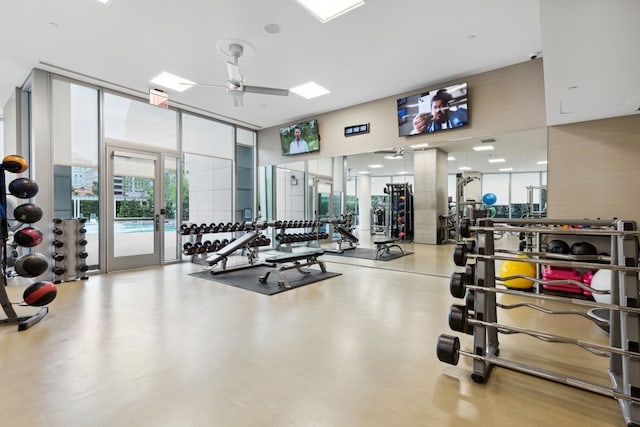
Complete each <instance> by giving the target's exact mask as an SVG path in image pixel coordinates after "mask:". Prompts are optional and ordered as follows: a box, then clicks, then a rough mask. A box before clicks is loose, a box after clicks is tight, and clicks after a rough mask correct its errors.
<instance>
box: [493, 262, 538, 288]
mask: <svg viewBox="0 0 640 427" xmlns="http://www.w3.org/2000/svg"><path fill="white" fill-rule="evenodd" d="M517 258H527V257H526V256H523V255H519V256H517ZM499 272H500V273H499V274H500V277H509V276H517V275H522V276H527V277H532V278H535V277H536V266H535V264H532V263H529V262H523V261H505V262H504V263H502V265H501V266H500V270H499ZM533 283H534V282H533V280H529V279H525V278H516V279H510V280H504V285H505V286H506V287H507V288H510V289H531V288H532V287H533Z"/></svg>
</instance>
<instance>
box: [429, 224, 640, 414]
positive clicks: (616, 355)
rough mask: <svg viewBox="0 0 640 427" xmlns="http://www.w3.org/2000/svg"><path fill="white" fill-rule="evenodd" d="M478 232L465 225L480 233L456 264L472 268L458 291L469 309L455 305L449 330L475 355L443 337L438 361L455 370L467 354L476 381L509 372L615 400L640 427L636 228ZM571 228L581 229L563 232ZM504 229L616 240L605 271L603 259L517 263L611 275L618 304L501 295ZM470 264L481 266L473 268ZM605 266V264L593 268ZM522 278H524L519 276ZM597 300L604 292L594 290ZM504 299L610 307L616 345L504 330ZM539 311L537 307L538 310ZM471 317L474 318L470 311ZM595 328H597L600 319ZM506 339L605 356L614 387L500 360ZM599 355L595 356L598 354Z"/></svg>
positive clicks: (465, 229)
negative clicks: (463, 336)
mask: <svg viewBox="0 0 640 427" xmlns="http://www.w3.org/2000/svg"><path fill="white" fill-rule="evenodd" d="M477 224H478V225H477V227H472V226H470V225H469V223H465V224H461V226H460V228H461V230H460V234H461V235H462V236H463V237H470V234H471V233H470V232H471V231H475V232H476V239H475V241H473V242H474V243H470V242H471V241H466V242H460V243H458V244H457V245H456V249H455V252H454V261H455V263H456V265H458V266H466V268H465V273H454V275H453V276H452V280H451V285H450V290H451V294H452V295H453V296H454V297H458V298H463V297H465V298H466V305H464V306H462V305H453V306H452V307H451V310H450V311H449V325H450V326H451V327H452V329H454V330H456V331H459V332H464V333H467V334H471V335H473V351H472V352H467V351H464V350H461V349H460V342H459V339H458V338H457V337H455V336H451V335H446V334H443V335H441V336H440V337H439V338H438V344H437V353H438V358H439V359H440V360H441V361H443V362H445V363H450V364H454V365H455V364H457V362H458V358H459V355H464V356H468V357H471V358H472V359H473V373H472V374H471V378H472V379H473V380H474V381H475V382H478V383H484V382H485V381H487V380H488V378H489V376H490V373H491V370H492V367H493V366H501V367H504V368H508V369H512V370H515V371H518V372H522V373H526V374H529V375H534V376H538V377H541V378H544V379H548V380H551V381H555V382H558V383H562V384H566V385H570V386H573V387H576V388H579V389H583V390H587V391H591V392H594V393H598V394H602V395H605V396H608V397H613V398H615V399H617V400H618V402H619V404H620V408H621V411H622V415H623V417H624V419H625V422H626V423H627V425H634V426H635V425H640V300H639V297H638V296H639V295H640V286H639V283H638V273H639V272H640V269H639V268H638V251H639V249H638V235H639V234H640V233H638V231H637V228H636V224H635V222H633V221H621V220H615V221H601V220H565V219H563V220H551V219H546V218H543V219H520V220H510V219H490V218H487V219H478V221H477ZM565 224H573V225H577V226H578V227H579V228H558V227H559V226H562V225H565ZM496 230H500V231H513V232H515V233H519V232H528V233H535V234H538V237H539V239H538V240H540V236H543V235H548V236H553V235H562V236H578V237H580V238H581V239H584V240H587V239H592V240H594V241H595V240H599V241H602V239H604V240H605V241H606V240H608V241H609V244H610V256H609V257H608V261H609V262H608V264H602V259H603V257H602V256H597V257H594V256H587V255H583V256H579V255H571V256H568V255H556V254H546V253H544V252H539V253H527V255H528V256H529V258H526V259H522V258H518V259H517V261H521V262H531V263H535V264H537V265H541V264H545V265H553V266H559V267H571V268H584V269H589V268H590V269H593V268H597V269H608V270H612V271H613V273H614V274H611V277H612V281H611V299H612V301H613V304H603V303H597V302H591V301H588V300H579V299H569V298H566V297H562V296H553V295H541V294H538V293H531V292H523V291H518V290H510V289H502V288H496V280H499V281H505V280H508V279H506V278H497V277H496V275H495V261H496V260H504V261H506V260H513V259H514V257H513V256H508V254H507V252H501V251H496V250H495V248H494V238H493V233H494V231H496ZM469 259H473V260H475V264H468V265H467V261H468V260H469ZM595 260H597V261H596V262H598V263H597V264H594V263H593V262H594V261H595ZM514 277H516V276H514ZM527 279H530V280H532V281H534V282H535V283H536V284H537V285H539V284H541V283H542V284H546V282H545V281H544V280H540V279H539V278H537V277H536V278H529V277H527ZM593 292H594V293H595V292H596V291H595V290H593ZM498 293H503V294H509V295H518V296H521V297H523V298H539V299H543V300H544V299H546V300H560V301H564V302H570V303H572V304H574V305H575V306H576V307H594V308H605V309H608V310H609V313H610V315H609V346H600V345H597V344H590V343H585V342H582V341H579V340H576V339H573V338H568V337H561V336H554V335H550V334H546V333H543V332H536V331H530V330H526V329H521V328H517V327H510V326H506V325H501V324H499V323H498V321H497V304H496V295H497V294H498ZM532 308H534V307H532ZM470 311H471V312H470ZM594 322H596V323H597V321H596V320H595V319H594ZM498 332H507V333H524V334H527V335H530V336H532V337H535V338H538V339H542V340H544V341H547V342H561V343H565V344H566V343H571V344H576V345H578V346H580V347H582V348H583V349H585V350H589V351H592V350H597V351H598V352H600V353H604V354H608V356H609V370H608V374H609V378H610V379H611V384H612V386H611V387H609V386H604V385H601V384H595V383H592V382H589V381H586V380H582V379H580V378H577V377H570V376H567V375H563V374H560V373H555V372H551V371H547V370H543V369H540V368H538V367H535V366H530V365H526V364H522V363H519V362H515V361H511V360H506V359H502V358H500V357H498V354H499V342H498ZM592 352H594V351H592Z"/></svg>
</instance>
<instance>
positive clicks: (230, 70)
mask: <svg viewBox="0 0 640 427" xmlns="http://www.w3.org/2000/svg"><path fill="white" fill-rule="evenodd" d="M227 74H228V75H229V81H231V82H233V83H241V82H242V74H240V68H239V67H238V64H234V63H233V62H229V61H227Z"/></svg>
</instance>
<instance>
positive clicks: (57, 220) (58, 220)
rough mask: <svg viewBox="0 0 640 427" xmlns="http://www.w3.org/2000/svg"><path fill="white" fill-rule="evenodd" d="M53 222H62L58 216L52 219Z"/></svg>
mask: <svg viewBox="0 0 640 427" xmlns="http://www.w3.org/2000/svg"><path fill="white" fill-rule="evenodd" d="M53 223H54V224H62V220H61V219H60V218H54V219H53Z"/></svg>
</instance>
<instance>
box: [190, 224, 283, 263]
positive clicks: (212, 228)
mask: <svg viewBox="0 0 640 427" xmlns="http://www.w3.org/2000/svg"><path fill="white" fill-rule="evenodd" d="M253 230H258V227H256V223H253V222H244V223H242V224H240V223H235V224H233V223H231V222H228V223H219V224H216V223H211V224H209V225H207V224H200V225H197V224H184V225H183V226H182V227H181V229H180V230H178V233H179V234H180V235H181V236H183V237H184V236H190V241H188V242H186V243H184V244H183V245H182V253H183V254H184V255H187V256H190V257H191V262H192V263H194V264H202V265H208V263H207V257H208V254H209V253H212V252H216V251H218V250H220V249H222V248H223V247H225V246H226V245H228V244H229V243H231V242H233V241H234V240H235V238H230V239H216V240H213V241H211V240H204V241H203V240H202V239H203V236H204V235H205V234H218V233H237V232H243V231H253ZM270 245H271V239H269V238H267V237H266V236H262V235H259V236H258V238H257V239H256V240H254V241H253V242H252V243H251V245H249V246H250V247H251V248H253V250H254V252H253V253H251V254H247V255H248V256H250V257H251V258H254V259H256V258H257V251H258V249H257V248H258V247H261V246H270ZM243 251H244V249H243Z"/></svg>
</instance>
